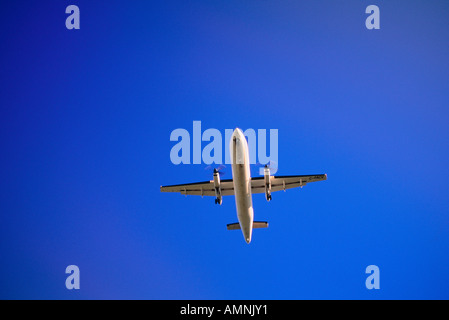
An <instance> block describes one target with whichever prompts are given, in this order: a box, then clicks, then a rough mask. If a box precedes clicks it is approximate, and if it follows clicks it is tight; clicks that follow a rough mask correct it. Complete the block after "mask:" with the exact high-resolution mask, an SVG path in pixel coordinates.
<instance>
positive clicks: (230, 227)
mask: <svg viewBox="0 0 449 320" xmlns="http://www.w3.org/2000/svg"><path fill="white" fill-rule="evenodd" d="M259 228H268V222H266V221H254V222H253V229H259ZM227 229H228V230H240V224H239V223H238V222H236V223H230V224H228V225H227Z"/></svg>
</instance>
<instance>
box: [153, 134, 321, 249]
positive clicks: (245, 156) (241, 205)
mask: <svg viewBox="0 0 449 320" xmlns="http://www.w3.org/2000/svg"><path fill="white" fill-rule="evenodd" d="M229 150H230V155H231V166H232V179H227V180H220V174H219V173H220V172H219V170H217V169H214V173H213V180H210V181H204V182H196V183H188V184H177V185H170V186H161V187H160V189H161V192H179V193H181V194H183V195H186V196H187V195H200V196H213V197H215V204H220V205H221V204H222V197H223V196H230V195H234V196H235V205H236V208H237V218H238V222H236V223H230V224H228V225H227V229H228V230H239V229H241V230H242V233H243V238H244V239H245V241H246V243H248V244H249V243H250V242H251V238H252V232H253V229H257V228H267V227H268V222H266V221H254V210H253V203H252V194H253V193H263V192H265V198H266V199H267V201H270V200H271V192H275V191H280V190H284V191H285V190H286V189H291V188H296V187H301V188H302V187H303V186H305V185H306V184H307V183H310V182H315V181H322V180H326V179H327V174H314V175H300V176H271V175H270V168H269V166H268V165H266V166H265V167H264V176H263V177H255V178H252V177H251V172H250V168H249V165H250V161H249V151H248V142H247V141H246V138H245V135H244V134H243V132H242V130H241V129H239V128H236V129H235V130H234V132H233V134H232V136H231V140H230V148H229Z"/></svg>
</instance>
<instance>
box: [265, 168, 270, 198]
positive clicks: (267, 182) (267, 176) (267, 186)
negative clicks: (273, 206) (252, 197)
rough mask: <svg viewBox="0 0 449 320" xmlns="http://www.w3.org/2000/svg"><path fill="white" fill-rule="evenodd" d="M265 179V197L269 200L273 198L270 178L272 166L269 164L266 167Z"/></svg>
mask: <svg viewBox="0 0 449 320" xmlns="http://www.w3.org/2000/svg"><path fill="white" fill-rule="evenodd" d="M264 180H265V198H266V199H267V201H270V200H271V179H270V168H269V167H268V165H266V166H265V168H264Z"/></svg>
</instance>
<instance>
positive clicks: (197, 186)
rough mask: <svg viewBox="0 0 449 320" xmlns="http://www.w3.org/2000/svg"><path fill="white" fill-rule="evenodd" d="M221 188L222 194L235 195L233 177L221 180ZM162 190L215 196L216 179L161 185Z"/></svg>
mask: <svg viewBox="0 0 449 320" xmlns="http://www.w3.org/2000/svg"><path fill="white" fill-rule="evenodd" d="M220 189H221V195H222V196H233V195H234V183H233V182H232V179H228V180H221V182H220ZM161 192H179V193H181V194H184V195H195V196H213V197H215V190H214V180H210V181H204V182H196V183H188V184H177V185H172V186H161Z"/></svg>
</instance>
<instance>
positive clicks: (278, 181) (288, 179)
mask: <svg viewBox="0 0 449 320" xmlns="http://www.w3.org/2000/svg"><path fill="white" fill-rule="evenodd" d="M326 179H327V175H326V174H314V175H302V176H271V192H274V191H280V190H284V191H285V190H287V189H291V188H296V187H303V186H305V185H306V184H308V183H310V182H315V181H322V180H326ZM251 192H252V193H265V180H264V177H257V178H252V179H251Z"/></svg>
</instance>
